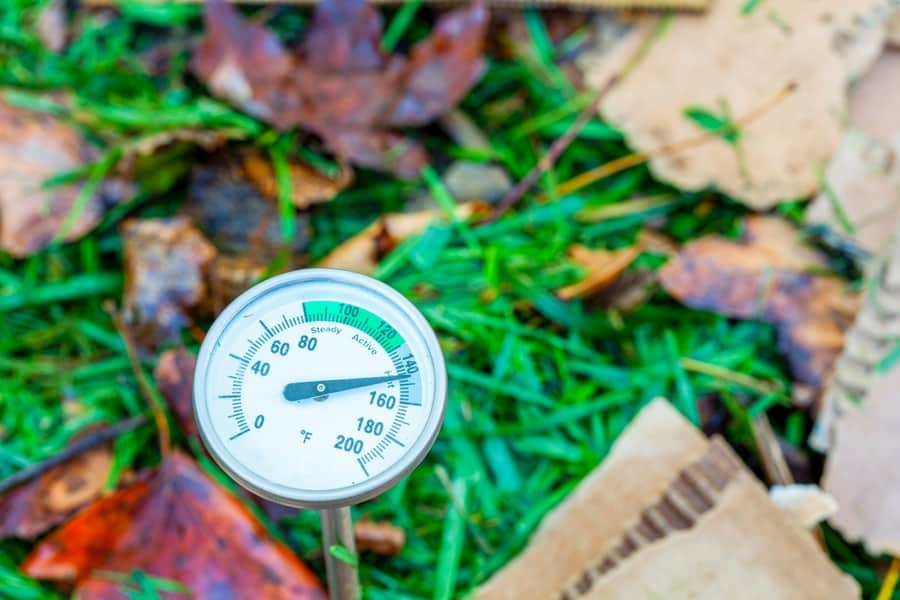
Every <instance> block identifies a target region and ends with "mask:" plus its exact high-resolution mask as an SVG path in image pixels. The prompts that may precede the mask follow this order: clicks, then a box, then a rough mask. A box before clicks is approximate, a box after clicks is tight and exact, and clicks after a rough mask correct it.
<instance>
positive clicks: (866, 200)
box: [806, 50, 900, 253]
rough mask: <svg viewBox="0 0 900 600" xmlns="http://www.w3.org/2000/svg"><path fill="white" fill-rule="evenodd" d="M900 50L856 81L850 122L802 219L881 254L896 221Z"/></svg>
mask: <svg viewBox="0 0 900 600" xmlns="http://www.w3.org/2000/svg"><path fill="white" fill-rule="evenodd" d="M897 105H900V50H888V51H885V52H884V53H883V54H882V55H881V56H880V57H879V58H878V60H877V62H876V63H875V64H874V65H873V66H872V68H871V69H869V71H867V72H866V74H865V75H864V76H863V77H862V79H861V80H860V81H858V82H857V83H856V86H855V87H854V89H853V92H852V93H851V96H850V123H849V126H848V128H847V130H846V131H845V132H844V136H843V138H842V140H841V144H840V146H839V147H838V150H837V153H836V154H835V155H834V156H833V157H832V158H831V161H830V162H829V163H828V166H827V168H826V169H825V172H824V173H823V175H822V180H823V181H822V187H823V190H822V191H821V192H820V193H819V195H818V197H816V199H815V200H814V201H813V202H812V203H811V204H810V205H809V208H808V209H807V211H806V221H807V222H808V223H810V224H813V225H826V226H828V227H829V228H830V230H831V231H832V232H834V233H837V234H838V235H841V236H844V237H846V238H850V239H852V240H853V241H854V242H855V243H857V244H859V245H860V246H862V247H863V248H865V249H866V250H868V251H870V252H876V253H877V252H880V251H881V250H883V249H884V246H885V244H886V243H887V242H888V241H889V238H890V237H891V235H893V233H894V225H895V223H896V222H897V220H898V219H900V115H898V114H897V113H898V111H896V110H895V109H894V108H893V107H895V106H897Z"/></svg>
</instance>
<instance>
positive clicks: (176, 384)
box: [153, 348, 197, 436]
mask: <svg viewBox="0 0 900 600" xmlns="http://www.w3.org/2000/svg"><path fill="white" fill-rule="evenodd" d="M196 364H197V359H196V358H194V355H193V354H191V353H190V352H188V351H187V350H186V349H184V348H178V349H176V350H166V351H165V352H163V353H162V354H161V355H160V356H159V361H158V362H157V363H156V369H155V370H154V371H153V378H154V379H155V380H156V386H157V387H158V388H159V391H160V393H161V394H162V395H163V398H165V399H166V403H167V404H168V405H169V408H170V409H171V410H172V412H173V413H175V417H176V418H177V419H178V423H179V424H180V425H181V429H182V430H183V431H184V432H185V433H186V434H187V435H190V436H196V435H197V422H196V421H195V420H194V406H193V386H194V366H195V365H196Z"/></svg>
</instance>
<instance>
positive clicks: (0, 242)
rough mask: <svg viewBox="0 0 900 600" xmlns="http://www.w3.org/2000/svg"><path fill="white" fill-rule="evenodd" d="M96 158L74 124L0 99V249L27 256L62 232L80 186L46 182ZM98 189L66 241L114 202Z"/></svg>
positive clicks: (87, 228)
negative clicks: (49, 185) (46, 186)
mask: <svg viewBox="0 0 900 600" xmlns="http://www.w3.org/2000/svg"><path fill="white" fill-rule="evenodd" d="M92 158H93V156H92V153H91V152H90V149H89V148H88V146H87V145H86V144H85V143H84V141H83V140H82V139H81V136H80V135H79V133H78V131H76V130H75V129H74V128H72V127H70V126H69V125H66V124H64V123H62V122H60V121H59V120H57V119H55V118H54V117H52V116H50V115H47V114H44V113H37V112H32V111H28V110H25V109H22V108H17V107H14V106H11V105H9V104H7V103H6V102H4V101H2V100H0V248H2V249H3V250H6V251H7V252H9V253H10V254H12V255H14V256H17V257H24V256H28V255H30V254H33V253H35V252H37V251H39V250H41V249H42V248H44V247H45V246H47V244H49V243H50V242H51V240H53V238H54V237H55V236H57V235H59V233H60V229H61V228H62V226H63V225H64V224H65V222H66V220H67V217H68V215H69V213H70V212H71V211H72V210H73V207H75V200H76V199H77V197H78V192H79V190H80V189H81V186H79V185H75V184H72V185H61V186H55V187H52V188H45V187H44V182H45V181H46V180H47V179H50V178H52V177H54V176H56V175H60V174H62V173H65V172H68V171H72V170H73V169H77V168H78V167H81V166H82V165H83V164H84V163H86V162H88V161H90V160H91V159H92ZM102 187H103V186H101V188H102ZM99 191H100V192H101V193H98V194H95V196H94V197H92V198H90V199H89V200H88V202H87V203H86V205H85V206H84V208H83V209H81V210H79V211H78V212H77V218H75V219H74V220H73V221H72V222H71V224H70V226H69V229H68V231H67V232H65V235H64V236H63V237H64V239H65V241H71V240H75V239H78V238H79V237H81V236H83V235H84V234H86V233H87V232H88V231H90V230H91V229H92V228H93V227H94V225H96V224H97V221H99V220H100V217H102V216H103V213H104V212H105V211H106V208H107V205H108V204H111V203H113V202H114V201H115V200H114V199H113V198H110V197H107V195H106V194H105V190H103V189H101V190H99Z"/></svg>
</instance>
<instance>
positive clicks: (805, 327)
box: [659, 217, 858, 385]
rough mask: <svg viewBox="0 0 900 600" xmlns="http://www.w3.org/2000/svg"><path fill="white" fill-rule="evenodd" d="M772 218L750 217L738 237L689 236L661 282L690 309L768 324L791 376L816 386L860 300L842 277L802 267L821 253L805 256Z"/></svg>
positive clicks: (789, 230)
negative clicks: (771, 327)
mask: <svg viewBox="0 0 900 600" xmlns="http://www.w3.org/2000/svg"><path fill="white" fill-rule="evenodd" d="M777 223H778V219H777V218H775V217H751V218H748V219H747V220H746V221H745V231H744V237H743V239H742V240H741V241H740V242H737V243H736V242H733V241H730V240H727V239H724V238H721V237H718V236H708V237H703V238H699V239H697V240H694V241H692V242H689V243H688V244H686V245H685V246H684V248H683V249H682V250H681V252H680V253H679V255H678V256H677V257H676V258H675V259H674V260H672V261H670V262H669V263H668V264H667V265H666V266H665V267H663V268H662V269H661V270H660V273H659V275H660V281H661V283H662V285H663V287H664V288H665V289H666V290H667V291H668V292H669V293H670V294H671V295H672V296H674V297H675V298H677V299H678V300H679V301H681V302H682V303H684V304H686V305H688V306H691V307H692V308H697V309H701V310H712V311H716V312H718V313H721V314H724V315H727V316H729V317H736V318H741V319H762V320H765V321H768V322H770V323H772V324H773V325H775V326H776V328H777V329H778V338H779V346H780V347H781V349H782V351H784V352H785V354H786V356H787V360H788V363H789V365H790V367H791V372H792V373H793V375H794V377H795V379H797V380H798V381H800V382H801V383H807V384H812V385H821V384H822V383H823V382H824V378H825V376H826V375H827V373H828V371H829V369H830V368H831V364H832V362H833V360H834V358H835V357H836V356H837V354H838V353H839V352H840V351H841V348H842V347H843V343H844V331H845V330H846V329H847V327H848V326H849V325H850V323H851V322H852V319H853V317H854V316H855V314H856V310H857V308H858V298H857V297H856V296H855V295H854V294H852V293H851V292H850V291H849V289H848V287H847V285H846V284H845V283H844V282H842V281H841V280H839V279H837V278H835V277H827V276H824V275H814V274H811V273H808V272H806V271H805V270H804V269H805V268H807V267H810V266H815V264H816V263H821V261H822V259H821V258H820V257H816V256H815V255H814V254H812V255H811V254H810V251H809V250H808V249H806V248H805V247H804V246H803V245H802V244H801V243H800V242H799V240H798V234H797V232H796V231H795V230H793V229H792V228H790V227H789V226H787V225H786V224H784V223H782V224H777ZM773 232H779V233H777V235H778V237H777V238H773V237H772V235H773ZM760 234H764V235H766V236H769V237H759V236H760ZM807 261H813V262H812V263H810V262H807Z"/></svg>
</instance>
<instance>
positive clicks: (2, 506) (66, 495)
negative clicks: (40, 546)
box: [0, 444, 112, 540]
mask: <svg viewBox="0 0 900 600" xmlns="http://www.w3.org/2000/svg"><path fill="white" fill-rule="evenodd" d="M111 466H112V448H111V446H110V444H102V445H98V446H94V447H93V448H89V449H87V450H85V451H84V452H82V453H80V454H78V455H76V456H74V457H72V458H70V459H69V460H67V461H65V462H63V463H61V464H59V465H57V466H56V467H53V468H52V469H50V470H49V471H47V472H46V473H44V474H43V475H41V476H40V477H37V478H35V479H32V480H31V481H29V482H27V483H23V484H22V485H19V486H17V487H15V488H13V489H12V490H10V491H9V493H7V494H6V495H4V496H2V497H0V539H3V538H7V537H17V538H22V539H26V540H33V539H35V538H36V537H38V536H39V535H41V534H42V533H44V532H45V531H47V530H49V529H50V528H51V527H53V526H55V525H58V524H59V523H62V522H63V521H65V520H66V518H67V517H68V516H69V515H70V514H72V512H73V511H75V510H76V509H78V508H81V507H82V506H84V505H85V504H87V503H88V502H90V501H92V500H94V499H95V498H97V497H99V496H100V493H101V492H102V491H103V485H104V483H106V478H107V476H108V475H109V469H110V467H111Z"/></svg>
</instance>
